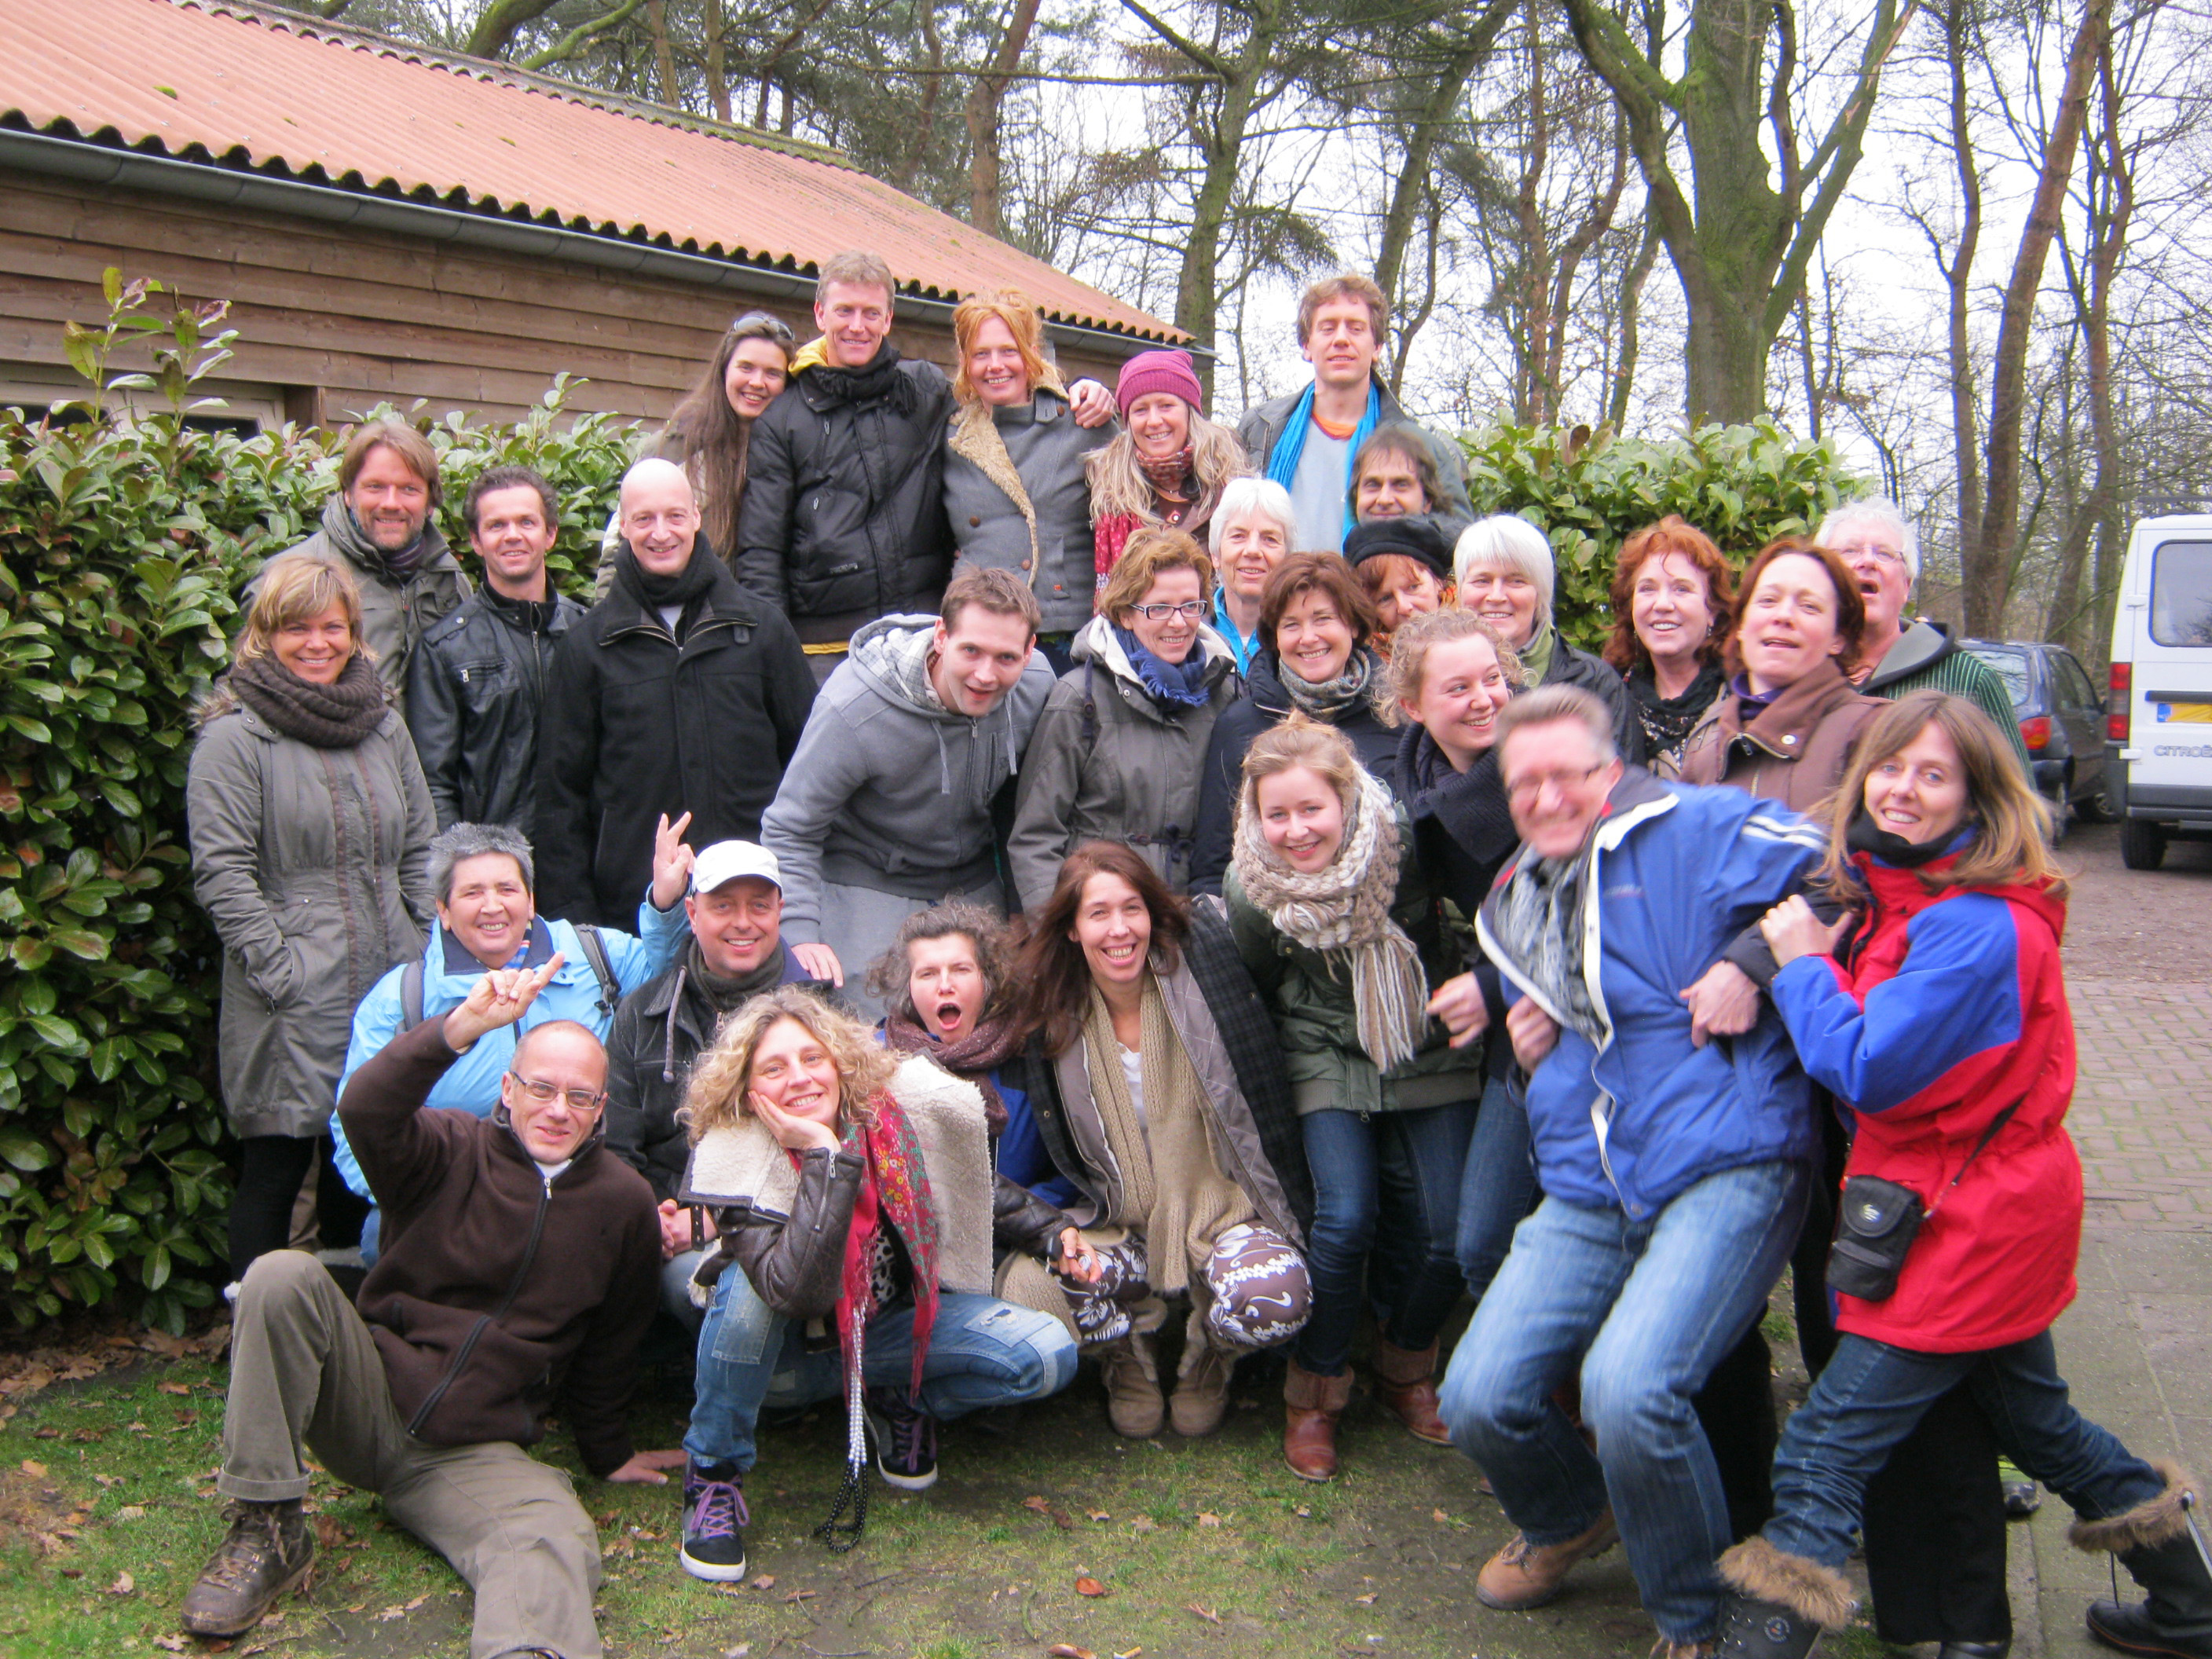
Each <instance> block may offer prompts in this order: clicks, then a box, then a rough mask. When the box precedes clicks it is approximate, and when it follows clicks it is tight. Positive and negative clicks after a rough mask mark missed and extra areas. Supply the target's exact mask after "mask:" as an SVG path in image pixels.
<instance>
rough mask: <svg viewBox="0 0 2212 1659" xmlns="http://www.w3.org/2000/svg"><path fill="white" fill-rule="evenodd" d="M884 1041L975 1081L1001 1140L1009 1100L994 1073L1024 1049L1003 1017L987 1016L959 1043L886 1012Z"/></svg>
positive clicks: (990, 1123) (992, 1128)
mask: <svg viewBox="0 0 2212 1659" xmlns="http://www.w3.org/2000/svg"><path fill="white" fill-rule="evenodd" d="M884 1043H885V1044H886V1045H888V1046H889V1047H890V1048H894V1049H896V1051H897V1052H898V1053H900V1054H927V1055H928V1056H929V1057H930V1058H931V1059H932V1060H935V1061H936V1062H937V1063H938V1064H939V1066H943V1067H944V1068H945V1070H946V1071H948V1072H950V1073H952V1075H953V1076H955V1077H957V1078H961V1079H965V1080H966V1081H967V1082H969V1083H972V1084H974V1085H975V1086H976V1088H977V1089H979V1090H981V1091H982V1095H983V1116H984V1120H985V1122H986V1125H987V1127H988V1128H989V1130H990V1133H991V1138H992V1139H994V1140H995V1139H998V1137H999V1135H1000V1133H1001V1132H1002V1131H1003V1130H1004V1129H1005V1128H1006V1102H1005V1101H1004V1100H1003V1099H1001V1098H1000V1095H999V1085H997V1084H996V1083H994V1082H993V1081H992V1079H991V1073H992V1070H993V1069H994V1067H996V1066H1003V1065H1005V1064H1006V1061H1007V1060H1011V1059H1012V1058H1013V1056H1014V1055H1016V1054H1019V1053H1020V1052H1021V1051H1022V1045H1021V1043H1020V1042H1018V1041H1017V1039H1016V1034H1015V1032H1014V1030H1013V1028H1012V1025H1011V1024H1008V1023H1007V1022H1006V1020H1003V1019H987V1020H984V1021H982V1022H981V1023H980V1024H978V1025H977V1026H976V1027H975V1030H972V1031H970V1032H969V1033H968V1035H967V1036H964V1037H962V1038H960V1039H959V1040H958V1041H957V1042H939V1040H938V1039H937V1038H935V1037H933V1036H930V1034H929V1033H928V1032H927V1031H925V1030H922V1028H921V1026H919V1025H917V1024H915V1023H914V1022H913V1021H912V1020H910V1019H908V1018H906V1017H905V1016H904V1015H902V1014H886V1015H885V1016H884Z"/></svg>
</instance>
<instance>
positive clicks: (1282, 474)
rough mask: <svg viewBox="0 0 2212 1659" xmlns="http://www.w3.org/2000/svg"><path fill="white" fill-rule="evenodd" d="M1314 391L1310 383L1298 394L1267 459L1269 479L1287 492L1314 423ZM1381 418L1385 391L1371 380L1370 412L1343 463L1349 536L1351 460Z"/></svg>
mask: <svg viewBox="0 0 2212 1659" xmlns="http://www.w3.org/2000/svg"><path fill="white" fill-rule="evenodd" d="M1313 406H1314V389H1313V386H1312V385H1311V384H1310V383H1309V384H1308V386H1306V389H1305V390H1304V392H1300V393H1299V394H1298V401H1297V404H1295V405H1294V406H1293V407H1292V408H1291V418H1290V419H1289V420H1287V421H1285V422H1284V423H1283V435H1282V436H1281V437H1279V438H1278V439H1276V440H1275V447H1274V448H1273V450H1272V451H1270V452H1269V453H1268V455H1267V476H1268V477H1270V478H1272V479H1273V480H1274V482H1275V483H1279V484H1280V485H1282V487H1283V488H1284V489H1289V488H1290V487H1291V479H1293V478H1295V477H1297V476H1298V462H1299V460H1300V459H1301V458H1302V457H1304V454H1305V453H1306V428H1308V427H1309V426H1310V425H1311V424H1312V423H1313ZM1382 418H1383V388H1382V387H1380V386H1376V384H1375V383H1374V382H1373V381H1372V380H1370V381H1369V382H1368V383H1367V412H1366V413H1365V414H1364V415H1362V416H1360V417H1359V424H1358V426H1357V427H1355V428H1353V429H1352V447H1351V449H1350V450H1349V451H1347V452H1346V456H1345V463H1344V473H1345V477H1344V494H1345V497H1346V499H1345V504H1344V527H1345V529H1346V531H1347V532H1349V531H1350V530H1351V528H1352V501H1351V495H1352V456H1354V455H1357V454H1358V453H1359V446H1360V445H1362V444H1364V443H1365V442H1366V441H1368V440H1369V439H1370V438H1371V437H1373V436H1374V435H1375V428H1376V423H1377V422H1380V421H1381V420H1382Z"/></svg>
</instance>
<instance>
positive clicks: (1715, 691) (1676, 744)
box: [1628, 662, 1725, 755]
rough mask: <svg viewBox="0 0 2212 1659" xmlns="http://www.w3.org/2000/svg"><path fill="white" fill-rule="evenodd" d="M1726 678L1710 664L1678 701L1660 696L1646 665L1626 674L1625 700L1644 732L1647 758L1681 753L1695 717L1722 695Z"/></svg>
mask: <svg viewBox="0 0 2212 1659" xmlns="http://www.w3.org/2000/svg"><path fill="white" fill-rule="evenodd" d="M1723 684H1725V677H1724V676H1723V674H1722V672H1721V665H1719V664H1718V663H1717V662H1709V663H1707V664H1705V665H1704V666H1703V667H1701V668H1699V670H1698V678H1695V679H1693V680H1692V681H1691V682H1690V689H1689V690H1686V691H1685V692H1683V693H1682V695H1681V696H1679V697H1662V696H1660V695H1659V682H1658V680H1657V678H1656V677H1654V675H1653V674H1652V672H1651V670H1650V665H1645V666H1644V667H1641V668H1632V669H1630V670H1629V671H1628V700H1629V702H1631V703H1632V704H1633V705H1634V706H1635V708H1636V723H1637V724H1638V726H1642V727H1643V728H1644V752H1645V753H1646V754H1649V755H1665V754H1670V753H1672V752H1673V751H1674V750H1677V749H1680V747H1681V746H1682V744H1683V742H1684V740H1685V739H1686V738H1688V737H1689V735H1690V728H1691V727H1692V726H1695V725H1696V724H1697V723H1698V716H1699V715H1700V714H1704V713H1705V710H1706V709H1708V708H1711V706H1712V702H1713V699H1714V698H1715V697H1717V696H1720V694H1721V689H1722V687H1723Z"/></svg>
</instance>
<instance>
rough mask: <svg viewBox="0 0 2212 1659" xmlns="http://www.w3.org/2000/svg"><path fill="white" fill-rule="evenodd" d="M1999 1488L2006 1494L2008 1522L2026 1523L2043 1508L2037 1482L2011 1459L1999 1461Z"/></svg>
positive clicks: (2006, 1516)
mask: <svg viewBox="0 0 2212 1659" xmlns="http://www.w3.org/2000/svg"><path fill="white" fill-rule="evenodd" d="M1997 1486H1998V1487H1999V1488H2000V1490H2002V1492H2003V1493H2004V1512H2005V1519H2006V1520H2008V1521H2025V1520H2027V1517H2028V1516H2031V1515H2033V1514H2034V1513H2035V1512H2036V1510H2039V1509H2041V1508H2042V1507H2043V1498H2042V1494H2040V1493H2039V1492H2037V1491H2036V1490H2035V1482H2034V1481H2033V1480H2029V1479H2028V1478H2027V1474H2026V1473H2025V1472H2023V1471H2022V1470H2021V1468H2019V1466H2018V1465H2016V1464H2015V1463H2014V1462H2013V1461H2012V1459H2010V1458H2009V1457H2000V1458H1999V1459H1997Z"/></svg>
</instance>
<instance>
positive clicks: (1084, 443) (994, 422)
mask: <svg viewBox="0 0 2212 1659" xmlns="http://www.w3.org/2000/svg"><path fill="white" fill-rule="evenodd" d="M952 337H953V341H954V343H955V345H956V346H957V349H958V352H959V367H958V368H957V371H956V372H955V374H953V377H952V399H953V414H952V422H951V427H950V428H949V429H948V430H947V432H946V434H945V516H946V518H948V519H949V520H951V525H952V539H953V541H954V543H955V544H957V546H958V548H959V550H960V557H961V558H962V559H963V560H964V561H966V562H969V563H972V564H980V565H987V566H991V567H994V568H998V569H1002V570H1012V571H1014V572H1015V573H1017V574H1019V575H1021V576H1022V577H1024V579H1025V580H1027V581H1028V582H1029V585H1030V589H1031V590H1032V591H1033V592H1035V593H1036V598H1037V607H1038V609H1039V610H1040V611H1042V612H1043V615H1044V621H1043V623H1042V626H1041V627H1040V629H1038V643H1039V644H1040V645H1042V646H1043V647H1045V651H1046V654H1047V655H1048V656H1049V657H1051V658H1052V659H1053V660H1054V663H1055V665H1057V666H1059V667H1060V669H1061V670H1062V671H1065V670H1066V666H1067V659H1066V653H1067V646H1068V635H1071V634H1073V632H1074V631H1075V630H1076V629H1079V628H1081V627H1082V626H1083V625H1084V624H1085V623H1087V622H1089V621H1090V620H1091V595H1092V593H1093V592H1095V591H1096V583H1095V582H1094V580H1093V579H1092V564H1093V561H1092V556H1091V483H1090V480H1089V479H1088V477H1086V476H1085V471H1084V464H1085V461H1086V460H1087V459H1089V457H1090V455H1091V453H1092V452H1093V451H1094V450H1097V449H1100V448H1103V447H1104V446H1106V445H1107V444H1109V443H1111V442H1112V441H1114V435H1115V433H1114V427H1113V424H1112V423H1111V422H1103V423H1101V424H1098V425H1095V426H1091V427H1085V426H1083V425H1081V424H1079V422H1077V420H1076V418H1075V415H1074V412H1073V409H1072V407H1071V404H1070V401H1069V395H1068V389H1067V387H1066V385H1064V384H1063V383H1062V381H1061V380H1060V371H1059V370H1058V369H1056V368H1054V367H1053V365H1052V362H1051V360H1050V359H1049V358H1048V356H1047V355H1046V347H1045V339H1044V315H1043V313H1042V312H1040V311H1039V310H1038V309H1037V307H1036V302H1035V301H1031V300H1030V298H1029V297H1028V296H1027V295H1023V294H1018V293H1014V292H1012V291H1011V290H1009V291H1006V292H1001V293H997V294H971V295H969V296H968V297H967V298H966V299H964V300H963V301H961V302H960V303H959V305H957V307H954V309H953V313H952ZM1093 390H1094V391H1095V392H1096V393H1097V396H1098V397H1100V398H1103V397H1104V395H1105V388H1104V387H1103V386H1099V387H1095V388H1093Z"/></svg>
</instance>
